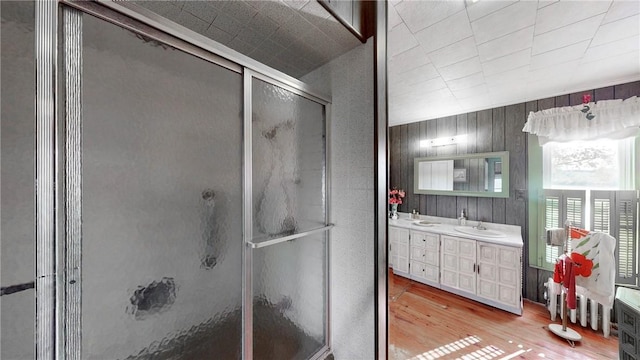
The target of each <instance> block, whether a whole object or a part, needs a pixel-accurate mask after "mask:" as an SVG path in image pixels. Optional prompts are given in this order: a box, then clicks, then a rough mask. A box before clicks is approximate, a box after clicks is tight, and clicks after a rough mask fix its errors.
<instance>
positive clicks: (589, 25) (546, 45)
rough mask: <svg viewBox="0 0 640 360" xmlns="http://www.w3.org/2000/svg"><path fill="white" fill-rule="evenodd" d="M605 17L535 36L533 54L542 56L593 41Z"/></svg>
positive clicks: (595, 17) (601, 16) (597, 17)
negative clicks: (564, 47) (581, 42)
mask: <svg viewBox="0 0 640 360" xmlns="http://www.w3.org/2000/svg"><path fill="white" fill-rule="evenodd" d="M603 17H604V14H601V15H597V16H594V17H591V18H589V19H586V20H582V21H580V22H577V23H574V24H571V25H568V26H565V27H562V28H559V29H556V30H553V31H549V32H546V33H544V34H541V35H536V36H534V37H533V50H532V54H533V55H537V54H541V53H543V52H547V51H551V50H555V49H558V48H561V47H563V46H567V45H571V44H575V43H578V42H580V41H583V40H588V39H591V38H592V37H593V35H594V34H595V33H596V30H598V26H599V25H600V22H601V21H602V18H603Z"/></svg>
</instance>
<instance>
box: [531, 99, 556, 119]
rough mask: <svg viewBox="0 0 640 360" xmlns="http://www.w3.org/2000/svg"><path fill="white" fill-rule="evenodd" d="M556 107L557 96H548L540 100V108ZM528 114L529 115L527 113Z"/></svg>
mask: <svg viewBox="0 0 640 360" xmlns="http://www.w3.org/2000/svg"><path fill="white" fill-rule="evenodd" d="M554 107H556V98H546V99H540V100H538V110H537V111H540V110H547V109H551V108H554ZM527 116H528V115H527Z"/></svg>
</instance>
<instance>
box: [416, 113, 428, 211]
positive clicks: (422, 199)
mask: <svg viewBox="0 0 640 360" xmlns="http://www.w3.org/2000/svg"><path fill="white" fill-rule="evenodd" d="M428 123H429V122H428V121H421V122H420V140H426V139H428V138H429V137H428V135H427V124H428ZM426 156H427V148H426V147H421V148H420V157H426ZM418 199H419V203H420V204H419V208H418V211H419V212H420V214H426V213H427V195H418Z"/></svg>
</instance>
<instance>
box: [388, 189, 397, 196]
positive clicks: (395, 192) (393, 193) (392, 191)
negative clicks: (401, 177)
mask: <svg viewBox="0 0 640 360" xmlns="http://www.w3.org/2000/svg"><path fill="white" fill-rule="evenodd" d="M397 193H398V190H396V189H393V190H391V191H389V195H395V194H397Z"/></svg>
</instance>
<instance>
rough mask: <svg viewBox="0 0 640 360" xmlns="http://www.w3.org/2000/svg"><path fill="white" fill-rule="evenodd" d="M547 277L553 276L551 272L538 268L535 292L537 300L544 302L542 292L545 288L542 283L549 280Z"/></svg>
mask: <svg viewBox="0 0 640 360" xmlns="http://www.w3.org/2000/svg"><path fill="white" fill-rule="evenodd" d="M549 278H553V272H551V271H547V270H542V269H538V284H537V293H538V302H541V303H543V302H545V300H544V292H545V290H546V288H545V287H544V283H546V282H547V280H549Z"/></svg>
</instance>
